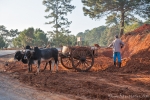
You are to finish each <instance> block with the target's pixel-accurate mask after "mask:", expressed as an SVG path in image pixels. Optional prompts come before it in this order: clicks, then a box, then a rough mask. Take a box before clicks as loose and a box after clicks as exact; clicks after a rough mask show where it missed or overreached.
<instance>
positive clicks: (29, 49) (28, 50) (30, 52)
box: [24, 46, 34, 59]
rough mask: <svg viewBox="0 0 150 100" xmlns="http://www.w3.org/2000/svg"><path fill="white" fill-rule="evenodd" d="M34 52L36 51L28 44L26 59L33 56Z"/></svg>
mask: <svg viewBox="0 0 150 100" xmlns="http://www.w3.org/2000/svg"><path fill="white" fill-rule="evenodd" d="M33 53H34V50H32V49H31V48H30V46H26V48H25V54H24V59H30V58H31V56H32V55H33Z"/></svg>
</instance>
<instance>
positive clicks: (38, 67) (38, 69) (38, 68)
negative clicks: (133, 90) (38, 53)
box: [37, 60, 41, 74]
mask: <svg viewBox="0 0 150 100" xmlns="http://www.w3.org/2000/svg"><path fill="white" fill-rule="evenodd" d="M40 63H41V62H40V60H38V66H37V73H38V74H39V72H40Z"/></svg>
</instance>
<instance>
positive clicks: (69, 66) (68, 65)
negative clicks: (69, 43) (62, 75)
mask: <svg viewBox="0 0 150 100" xmlns="http://www.w3.org/2000/svg"><path fill="white" fill-rule="evenodd" d="M60 60H61V64H62V65H63V66H64V67H65V68H67V69H72V68H73V67H72V61H71V59H70V58H69V57H66V58H64V57H60Z"/></svg>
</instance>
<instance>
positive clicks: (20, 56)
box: [14, 51, 23, 61]
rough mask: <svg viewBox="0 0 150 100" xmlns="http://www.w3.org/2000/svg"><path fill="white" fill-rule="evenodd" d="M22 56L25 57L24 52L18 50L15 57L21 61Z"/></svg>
mask: <svg viewBox="0 0 150 100" xmlns="http://www.w3.org/2000/svg"><path fill="white" fill-rule="evenodd" d="M22 57H23V52H21V51H17V52H16V53H15V56H14V59H15V60H18V61H20V60H21V59H22Z"/></svg>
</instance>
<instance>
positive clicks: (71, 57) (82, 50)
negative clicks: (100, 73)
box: [59, 46, 98, 72]
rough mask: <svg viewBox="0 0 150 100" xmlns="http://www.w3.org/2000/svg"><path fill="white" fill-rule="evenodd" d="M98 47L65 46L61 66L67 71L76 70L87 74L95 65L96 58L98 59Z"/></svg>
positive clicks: (61, 55)
mask: <svg viewBox="0 0 150 100" xmlns="http://www.w3.org/2000/svg"><path fill="white" fill-rule="evenodd" d="M97 55H98V53H97V48H96V47H83V46H82V47H78V46H74V47H71V46H68V47H67V46H63V48H62V51H61V53H60V54H59V56H60V61H61V64H62V65H63V66H64V67H65V68H67V69H73V68H74V69H75V70H77V71H79V72H86V71H89V70H90V69H91V67H92V66H93V65H94V58H95V57H97Z"/></svg>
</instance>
